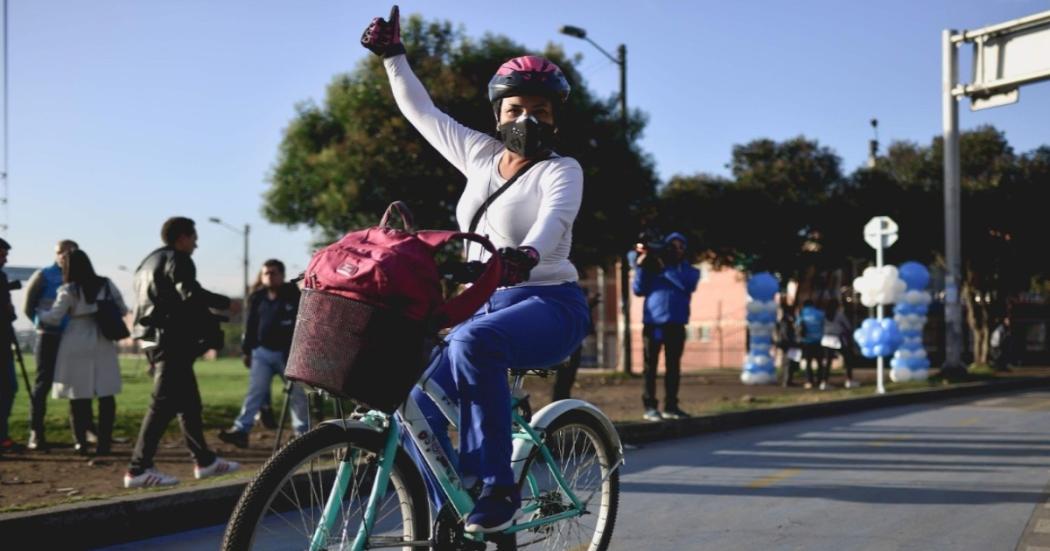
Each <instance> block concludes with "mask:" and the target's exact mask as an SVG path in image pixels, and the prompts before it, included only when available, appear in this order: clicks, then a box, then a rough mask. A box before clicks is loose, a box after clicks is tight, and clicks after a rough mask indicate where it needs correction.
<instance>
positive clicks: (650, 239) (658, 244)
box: [634, 228, 669, 270]
mask: <svg viewBox="0 0 1050 551" xmlns="http://www.w3.org/2000/svg"><path fill="white" fill-rule="evenodd" d="M634 249H635V250H636V251H638V254H644V255H645V258H644V259H643V260H642V263H641V264H640V265H641V267H642V269H644V270H661V269H663V267H664V263H665V262H667V260H666V259H667V256H668V252H669V251H668V246H667V242H666V240H665V236H664V235H663V234H662V233H660V232H659V231H657V230H655V229H652V228H650V229H646V230H644V231H642V232H641V233H639V234H638V239H637V241H636V243H635V245H634Z"/></svg>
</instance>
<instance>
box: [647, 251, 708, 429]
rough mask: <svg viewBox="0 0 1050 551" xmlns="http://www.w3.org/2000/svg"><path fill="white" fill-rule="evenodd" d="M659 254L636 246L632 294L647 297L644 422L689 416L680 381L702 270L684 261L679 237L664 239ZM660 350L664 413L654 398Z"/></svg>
mask: <svg viewBox="0 0 1050 551" xmlns="http://www.w3.org/2000/svg"><path fill="white" fill-rule="evenodd" d="M664 242H665V244H666V246H665V247H664V248H663V250H662V251H659V252H657V251H651V250H649V248H648V246H647V245H642V244H640V248H639V250H638V252H639V254H638V257H637V259H636V260H635V269H634V283H633V285H632V290H633V291H634V294H635V295H637V296H640V297H645V304H644V316H643V320H642V321H643V324H644V326H643V328H642V345H643V347H642V354H643V357H644V361H645V372H644V374H645V393H644V394H643V395H642V405H643V406H644V407H645V414H644V415H643V418H644V419H646V420H647V421H659V420H660V419H683V418H685V417H689V415H688V414H687V413H685V412H684V411H682V410H681V409H680V408H679V407H678V382H679V378H680V376H681V360H682V351H683V349H684V348H685V324H686V323H688V322H689V301H690V297H691V295H692V294H693V291H696V285H697V283H698V282H699V281H700V270H697V269H696V268H694V267H693V266H692V265H691V264H690V263H689V262H688V261H687V260H686V245H687V242H686V239H685V236H684V235H682V234H680V233H677V232H675V233H672V234H670V235H668V236H667V237H666V238H665V239H664ZM660 348H663V349H664V369H665V371H666V375H665V377H664V411H663V413H661V412H660V411H659V409H658V406H659V401H658V400H657V399H656V367H657V364H658V363H659V360H660Z"/></svg>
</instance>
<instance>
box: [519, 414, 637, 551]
mask: <svg viewBox="0 0 1050 551" xmlns="http://www.w3.org/2000/svg"><path fill="white" fill-rule="evenodd" d="M573 431H576V432H578V433H580V434H583V435H584V436H586V438H587V440H589V443H588V442H580V443H578V444H577V443H575V442H576V439H575V438H572V436H573V434H572V433H573ZM545 433H546V438H545V442H546V444H547V447H548V448H549V449H550V450H551V454H552V455H553V456H554V459H555V462H556V463H557V464H558V468H559V470H561V472H562V475H563V476H564V477H565V479H566V482H567V483H568V484H569V486H570V488H571V489H572V491H573V493H574V494H576V496H577V497H578V498H579V499H581V500H586V498H587V494H589V493H591V492H595V494H592V499H591V501H592V502H593V496H594V495H598V496H600V501H599V503H598V507H597V510H596V511H590V512H589V514H587V515H584V516H582V517H574V518H570V519H566V520H562V521H559V522H555V523H553V524H550V525H547V526H542V527H539V528H536V529H533V530H524V531H521V532H518V534H517V540H518V543H517V545H518V547H519V548H521V549H550V550H554V549H588V550H589V551H606V550H607V549H608V547H609V542H610V541H611V540H612V533H613V528H614V526H615V524H616V513H617V511H618V509H619V503H620V471H619V469H616V470H613V471H612V472H609V470H610V469H612V468H613V467H614V462H615V461H616V458H617V457H619V452H618V450H616V449H615V448H614V447H613V438H612V437H611V436H610V435H609V434H608V432H607V431H606V428H605V426H604V425H603V424H602V423H601V422H600V421H598V419H596V418H595V417H594V416H593V415H590V414H589V413H586V412H584V411H580V410H570V411H567V412H565V413H564V414H562V415H560V416H558V417H557V418H556V419H555V420H554V421H553V422H551V423H550V425H548V427H547V430H546V431H545ZM570 439H571V440H572V441H573V442H574V443H572V444H569V445H570V446H571V447H572V449H569V448H567V446H566V444H567V440H570ZM588 445H589V446H591V447H593V450H594V452H596V455H597V456H598V457H596V460H597V465H596V466H597V467H598V470H597V472H598V473H599V474H598V475H597V476H598V478H597V479H596V480H595V479H594V473H592V475H591V477H589V480H591V481H592V483H597V484H599V485H600V490H595V489H593V488H586V487H584V485H582V484H580V479H579V473H578V472H576V473H575V474H574V472H573V471H571V470H570V469H567V467H570V466H571V465H569V464H568V463H569V462H570V461H571V460H572V458H573V457H576V456H577V454H576V452H575V447H576V446H584V447H586V446H588ZM583 453H586V450H583V452H581V453H580V454H579V455H581V456H582V455H583ZM534 468H535V470H534ZM530 472H531V473H533V474H534V476H536V477H540V478H542V477H544V476H545V477H547V478H548V481H547V482H548V484H546V485H544V484H542V483H539V481H538V483H539V485H540V486H541V488H542V487H544V486H549V487H550V488H555V489H556V488H557V486H556V484H555V483H554V479H553V476H551V475H550V473H549V471H548V470H547V468H546V464H545V462H544V461H543V459H542V457H541V456H540V454H539V450H538V449H536V450H533V453H532V454H530V456H529V459H528V461H527V463H526V464H525V469H524V470H523V471H522V478H521V481H520V484H521V488H522V500H523V504H527V503H529V501H530V500H537V499H539V500H541V503H546V505H543V506H542V507H547V508H548V510H547V511H546V512H547V513H551V512H557V508H558V507H562V508H564V507H567V506H568V500H567V499H566V498H565V497H564V496H563V495H561V491H560V489H557V490H555V489H550V488H549V489H548V493H547V494H546V495H540V496H535V495H531V489H530V487H529V485H528V484H527V483H526V479H527V475H528V473H530ZM551 492H556V493H557V496H555V495H553V494H551ZM559 496H560V498H561V499H559V500H558V501H557V502H555V501H554V499H555V498H557V497H559ZM585 505H588V503H585ZM550 508H553V509H554V510H553V511H552V510H550ZM587 518H594V519H595V523H594V527H593V528H587V529H583V530H580V529H579V528H580V525H581V523H582V520H581V519H587ZM572 533H576V534H579V535H586V534H589V535H590V538H589V543H588V540H587V539H584V540H583V541H582V542H567V541H565V540H566V539H568V538H570V537H571V536H572ZM584 545H586V547H584Z"/></svg>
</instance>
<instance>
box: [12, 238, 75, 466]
mask: <svg viewBox="0 0 1050 551" xmlns="http://www.w3.org/2000/svg"><path fill="white" fill-rule="evenodd" d="M78 248H79V247H78V246H77V244H76V242H75V241H72V240H70V239H63V240H62V241H59V242H58V244H57V245H55V263H54V264H52V265H50V266H48V267H46V268H41V269H39V270H37V271H35V272H33V275H32V276H30V277H29V283H28V284H27V285H26V295H25V303H24V305H23V308H22V311H23V312H25V315H26V317H27V318H29V319H31V320H33V325H34V326H35V327H36V345H35V346H34V347H33V357H34V358H36V380H35V381H33V390H32V394H31V396H32V398H31V399H30V406H31V409H30V412H29V442H28V443H27V446H28V447H29V449H31V450H44V449H47V437H46V435H45V433H44V417H45V416H46V415H47V395H48V393H50V392H51V383H53V382H54V380H55V360H56V359H57V358H58V345H59V343H60V342H62V331H63V330H64V329H65V328H66V324H67V323H69V319H68V317H67V318H64V319H63V320H62V323H60V324H59V325H47V324H44V323H41V322H40V319H39V314H38V313H39V312H40V311H41V310H50V309H51V306H52V305H53V304H54V303H55V297H56V296H58V288H59V287H61V286H62V266H61V265H60V264H61V263H62V260H63V257H64V255H66V254H68V253H70V252H72V251H75V250H77V249H78Z"/></svg>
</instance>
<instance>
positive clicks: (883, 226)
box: [864, 216, 897, 394]
mask: <svg viewBox="0 0 1050 551" xmlns="http://www.w3.org/2000/svg"><path fill="white" fill-rule="evenodd" d="M864 241H866V242H867V243H868V245H871V247H872V248H873V249H875V267H876V268H878V269H879V270H880V271H881V270H882V251H883V250H884V249H886V248H887V247H889V246H891V245H893V244H894V243H896V242H897V223H896V222H894V221H893V219H892V218H890V217H889V216H876V217H874V218H872V219H871V220H870V221H868V223H867V224H865V225H864ZM883 315H884V310H883V305H882V303H881V302H880V303H879V304H877V305H876V306H875V318H876V319H878V320H879V324H880V325H881V324H882V318H883ZM885 361H886V360H885V358H883V357H882V356H879V357H878V358H876V360H875V366H876V369H875V378H876V381H877V382H876V385H877V386H876V387H875V392H877V393H879V394H886V386H885V385H884V384H883V380H884V377H883V372H884V369H885Z"/></svg>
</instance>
